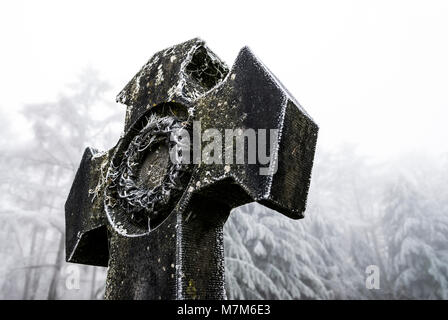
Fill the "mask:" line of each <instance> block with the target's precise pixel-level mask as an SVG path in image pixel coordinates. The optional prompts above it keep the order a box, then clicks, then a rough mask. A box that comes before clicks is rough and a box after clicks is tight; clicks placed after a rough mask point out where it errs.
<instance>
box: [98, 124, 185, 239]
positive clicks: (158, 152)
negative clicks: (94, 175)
mask: <svg viewBox="0 0 448 320" xmlns="http://www.w3.org/2000/svg"><path fill="white" fill-rule="evenodd" d="M184 125H185V123H183V122H181V121H179V120H178V119H176V118H174V117H170V116H165V117H159V116H157V115H151V116H150V117H149V118H148V119H147V123H146V125H145V126H144V127H143V128H142V129H141V130H140V132H138V133H137V134H136V135H135V136H134V137H133V139H132V140H131V142H130V143H129V145H128V147H127V149H126V150H125V151H124V153H123V155H122V157H121V158H119V159H113V160H115V161H117V160H118V162H115V163H114V161H112V162H111V165H110V167H109V170H108V173H107V178H106V180H107V181H108V186H107V189H106V197H105V200H106V203H105V207H106V210H107V211H108V213H109V215H113V219H111V221H113V222H115V221H117V222H115V223H114V227H115V228H116V230H117V231H119V232H120V233H123V232H122V231H123V230H124V229H125V228H126V227H127V226H129V224H126V221H130V222H131V225H135V226H136V227H137V228H131V229H132V230H128V232H127V233H128V234H132V233H134V232H136V230H138V228H140V229H142V230H143V231H144V230H145V229H147V230H146V231H149V230H150V221H152V220H157V219H160V218H162V217H161V216H162V215H164V214H167V212H166V210H167V208H170V204H172V203H173V202H174V201H176V200H177V198H178V196H179V195H180V194H181V193H182V187H183V184H182V179H183V177H184V174H185V172H186V171H187V170H188V168H187V165H184V164H181V163H174V162H171V161H170V160H169V159H168V155H169V152H171V150H172V149H173V148H175V146H176V141H170V135H171V133H172V132H173V131H176V130H179V129H182V128H184ZM111 200H113V201H112V202H111ZM125 224H126V225H125Z"/></svg>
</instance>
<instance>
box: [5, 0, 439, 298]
mask: <svg viewBox="0 0 448 320" xmlns="http://www.w3.org/2000/svg"><path fill="white" fill-rule="evenodd" d="M91 2H93V1H90V2H88V1H63V2H62V1H38V2H37V1H34V2H33V1H14V2H2V3H1V4H0V39H1V41H2V42H1V50H0V88H1V99H0V298H1V299H101V298H102V295H103V292H104V281H105V274H106V269H105V268H95V267H89V266H82V265H77V268H78V269H75V271H76V270H77V272H79V275H80V285H79V289H76V288H70V286H69V285H67V283H68V282H67V279H68V276H69V275H70V274H72V273H73V269H70V268H69V267H68V266H76V265H74V264H67V263H65V260H64V258H65V248H64V202H65V200H66V197H67V195H68V191H69V188H70V186H71V183H72V181H73V178H74V174H75V172H76V170H77V168H78V165H79V162H80V160H81V156H82V152H83V150H84V148H85V147H87V146H94V147H97V148H98V149H103V150H105V149H109V148H110V147H112V146H113V145H114V144H115V143H116V141H117V140H118V137H119V135H120V133H121V131H122V129H123V124H124V112H125V107H124V106H122V105H119V104H117V103H115V96H116V94H118V92H119V91H120V90H121V89H122V88H123V87H124V86H125V85H126V83H127V82H128V81H129V80H130V79H131V78H132V76H133V75H134V74H135V73H136V72H137V71H138V70H139V69H140V67H141V66H142V65H143V64H144V63H145V62H146V61H147V60H148V59H149V58H150V57H151V56H152V55H153V54H154V53H155V52H157V51H159V50H161V49H164V48H166V47H169V46H171V45H174V44H177V43H180V42H183V41H186V40H189V39H191V38H194V37H197V36H199V37H201V38H202V39H204V40H205V41H207V44H208V46H209V47H210V48H211V49H212V50H213V51H214V52H215V53H217V54H218V56H220V57H221V58H222V59H223V60H225V61H226V62H227V64H228V65H229V66H231V65H232V63H233V61H234V59H235V58H236V55H237V54H238V51H239V49H240V48H241V47H242V46H244V45H248V46H249V47H250V48H251V49H252V50H253V51H254V52H255V54H256V55H257V56H258V57H259V58H260V59H261V60H262V61H263V62H264V63H265V64H266V65H267V66H268V67H269V69H270V70H271V71H272V72H273V73H274V74H275V75H276V76H277V77H278V78H279V79H280V80H281V81H282V82H283V84H284V85H285V86H286V87H287V88H288V89H289V91H290V92H291V93H292V94H293V95H294V96H295V97H296V98H297V100H298V101H299V102H300V103H301V104H302V105H303V107H304V108H305V109H306V110H307V112H308V113H309V114H310V115H311V116H312V117H313V118H314V119H315V120H316V122H317V123H318V124H319V126H320V132H319V138H318V148H317V154H316V160H315V161H316V162H315V166H314V169H313V177H312V182H311V190H310V195H309V202H308V209H307V212H306V218H305V219H303V220H299V221H293V220H290V219H287V218H285V217H283V216H282V215H280V214H278V213H275V212H273V211H269V210H267V209H265V208H263V207H261V206H259V205H248V206H245V207H242V208H240V209H238V210H235V212H233V213H232V214H231V217H230V219H229V221H228V222H227V224H226V227H225V250H226V282H227V286H228V289H227V294H228V296H229V298H254V299H257V298H272V299H346V298H352V299H378V298H386V299H409V298H410V299H415V298H420V299H447V298H448V245H447V243H448V187H447V178H448V146H447V143H446V141H447V139H448V130H447V129H446V120H447V118H448V111H447V107H448V96H447V88H448V59H447V57H448V42H447V40H446V39H447V31H448V19H447V17H448V3H447V2H443V1H375V2H370V1H312V2H311V1H308V2H302V1H294V2H292V1H291V2H281V1H278V2H275V4H272V3H264V2H262V1H253V2H252V1H244V2H243V1H226V2H224V3H221V4H218V3H212V2H211V1H194V2H188V3H187V2H181V1H175V2H174V1H158V2H152V3H150V2H148V1H122V2H115V1H95V2H94V3H91ZM369 265H376V266H378V268H379V269H380V281H381V282H380V289H379V290H368V289H367V288H366V285H365V279H366V276H367V275H366V273H365V270H366V267H367V266H369ZM72 268H73V267H72Z"/></svg>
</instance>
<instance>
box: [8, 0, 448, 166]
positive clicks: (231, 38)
mask: <svg viewBox="0 0 448 320" xmlns="http://www.w3.org/2000/svg"><path fill="white" fill-rule="evenodd" d="M219 3H220V4H218V2H213V1H164V0H160V1H154V2H149V1H129V0H127V1H121V2H116V1H110V0H109V1H79V0H77V1H42V0H40V1H17V0H15V1H2V2H1V4H0V41H1V44H0V48H1V50H0V88H1V100H0V108H1V110H0V111H2V112H1V114H4V115H5V114H6V115H7V116H8V119H10V120H11V121H12V126H13V127H14V126H20V125H21V124H20V121H19V119H18V117H17V116H16V115H15V114H16V112H17V110H18V108H19V107H20V105H21V104H23V103H35V102H40V101H48V100H51V99H53V98H54V97H55V96H56V95H57V93H58V92H60V91H61V90H63V89H64V86H65V85H66V84H67V83H69V82H72V81H74V80H76V76H77V74H78V73H79V72H80V70H82V69H83V68H85V67H86V66H91V67H93V68H95V69H97V70H99V71H100V73H101V74H102V76H103V77H104V78H105V79H106V80H108V81H109V82H111V84H112V85H113V88H114V90H113V91H112V92H111V96H110V99H111V101H114V99H115V95H116V94H117V93H118V92H119V91H120V89H121V88H122V87H124V85H125V84H126V83H127V81H128V80H130V78H131V77H132V76H133V75H134V74H135V73H136V72H137V71H138V70H139V68H140V67H141V66H142V65H143V64H144V63H145V62H146V61H147V60H148V59H149V58H150V57H151V55H152V54H153V53H155V52H156V51H159V50H161V49H164V48H165V47H168V46H171V45H174V44H177V43H179V42H183V41H185V40H188V39H190V38H193V37H196V36H199V37H201V38H203V39H204V40H206V41H207V43H208V45H209V47H210V48H211V49H212V50H213V51H215V52H216V53H217V54H218V55H219V56H220V57H221V58H223V59H224V60H225V61H226V62H227V63H228V65H229V66H230V65H231V64H232V63H233V61H234V59H235V57H236V55H237V53H238V51H239V49H240V48H241V47H242V46H244V45H249V47H251V48H252V50H253V51H254V52H255V53H256V55H257V56H258V57H259V58H260V59H261V60H262V61H263V62H264V63H265V64H266V65H267V66H268V67H269V68H270V69H271V70H272V71H273V72H274V73H275V74H276V75H277V77H278V78H279V79H280V80H281V81H282V82H283V83H284V84H285V86H286V87H287V88H288V89H289V91H290V92H291V93H292V94H293V95H294V96H295V97H296V98H297V99H298V101H299V102H301V104H302V105H303V106H304V107H305V109H306V110H307V111H308V112H309V113H310V114H311V116H312V117H313V118H314V119H315V120H316V121H317V122H318V124H319V125H320V127H321V131H320V140H319V143H321V144H323V145H325V146H337V145H338V144H339V143H341V142H352V143H357V144H359V149H360V150H361V151H362V152H364V153H367V154H370V155H373V156H376V157H378V158H379V159H387V158H389V157H392V156H395V155H397V154H398V153H401V152H404V151H409V150H420V151H422V150H423V151H425V152H436V153H438V152H446V151H448V144H447V143H446V141H447V139H448V129H447V128H446V122H447V119H448V111H447V110H448V1H428V0H426V1H378V0H377V1H359V0H358V1H315V0H314V1H307V2H301V1H291V2H282V1H269V2H266V3H264V2H261V1H253V2H251V1H242V0H239V1H220V2H219ZM119 107H120V106H119V105H117V108H119Z"/></svg>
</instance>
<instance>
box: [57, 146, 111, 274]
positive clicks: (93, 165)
mask: <svg viewBox="0 0 448 320" xmlns="http://www.w3.org/2000/svg"><path fill="white" fill-rule="evenodd" d="M108 157H109V154H108V153H104V154H100V153H98V152H97V151H96V150H94V149H92V148H86V150H85V151H84V155H83V157H82V160H81V163H80V165H79V169H78V171H77V173H76V176H75V179H74V181H73V185H72V188H71V190H70V194H69V196H68V198H67V201H66V203H65V225H66V226H65V230H66V260H67V261H68V262H75V263H82V264H89V265H96V266H107V264H108V259H109V249H108V239H107V231H106V225H107V224H106V223H107V221H106V216H105V214H104V205H103V193H104V192H103V191H104V190H103V186H102V184H101V183H98V182H99V181H101V180H102V176H103V175H104V174H105V172H104V171H105V170H106V169H107V166H108Z"/></svg>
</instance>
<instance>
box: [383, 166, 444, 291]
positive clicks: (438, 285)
mask: <svg viewBox="0 0 448 320" xmlns="http://www.w3.org/2000/svg"><path fill="white" fill-rule="evenodd" d="M434 173H435V172H433V174H431V175H430V176H425V177H424V179H425V180H426V181H425V180H421V179H420V178H419V177H418V175H416V174H413V175H409V174H408V175H404V174H401V175H399V176H398V177H397V178H396V179H395V181H393V182H392V183H391V184H390V185H389V187H388V188H387V189H386V192H385V201H384V203H385V209H384V217H383V223H382V224H383V226H384V234H385V238H386V243H387V253H388V260H387V266H388V274H389V275H390V277H389V278H390V281H391V283H392V286H393V287H392V292H393V296H394V298H395V299H448V211H447V198H446V194H445V198H440V194H443V193H445V192H446V191H445V190H446V187H445V186H443V185H442V184H441V185H440V187H442V188H440V189H439V188H432V186H435V184H436V182H434V181H431V180H434V179H436V180H439V179H440V178H442V179H443V180H445V183H446V176H445V177H443V175H441V176H439V175H434ZM428 180H429V181H431V184H430V185H429V186H430V188H429V189H427V188H426V186H428V185H427V182H428Z"/></svg>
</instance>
